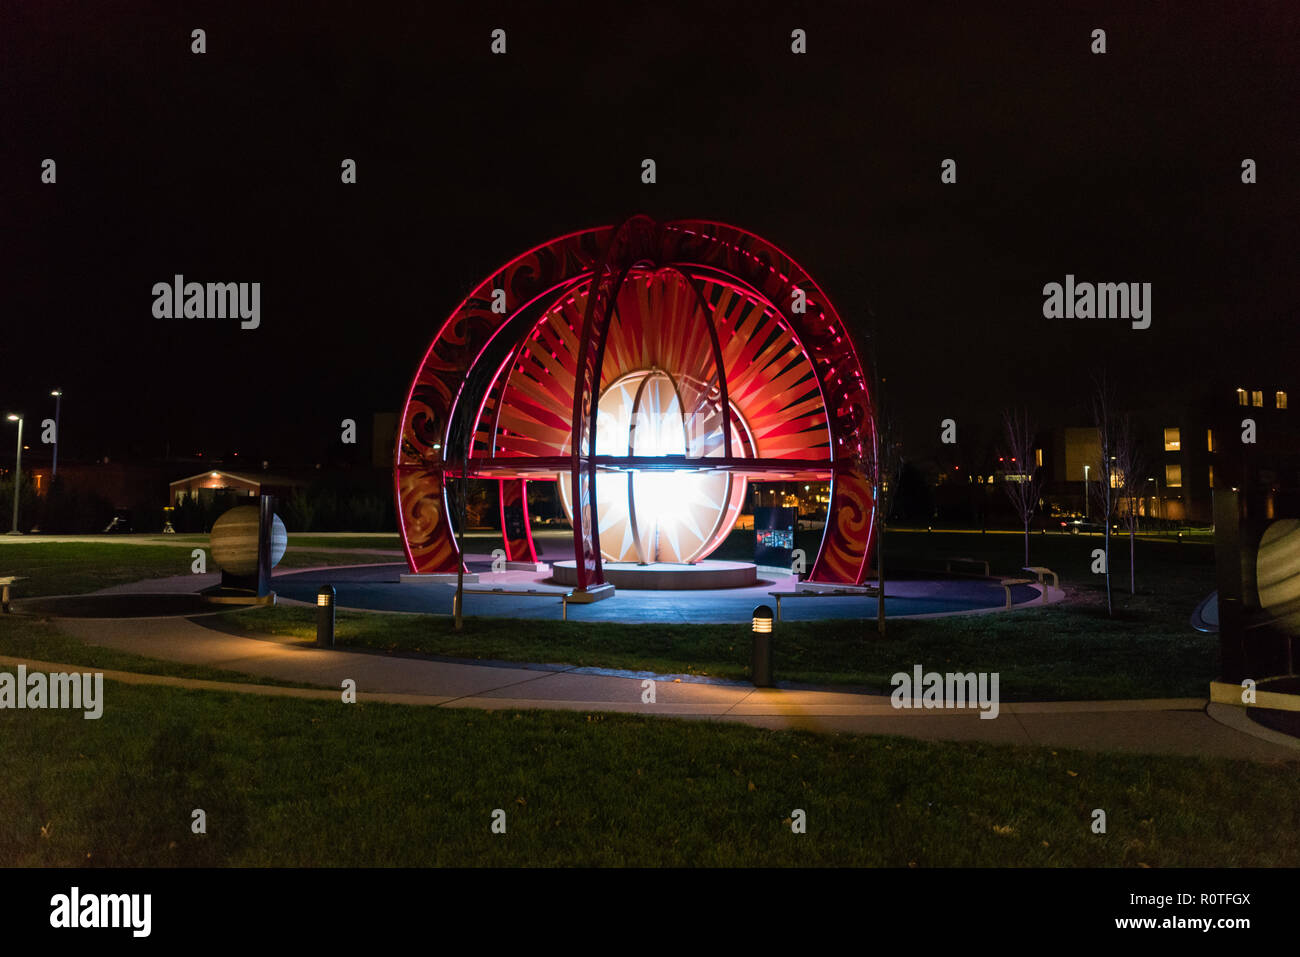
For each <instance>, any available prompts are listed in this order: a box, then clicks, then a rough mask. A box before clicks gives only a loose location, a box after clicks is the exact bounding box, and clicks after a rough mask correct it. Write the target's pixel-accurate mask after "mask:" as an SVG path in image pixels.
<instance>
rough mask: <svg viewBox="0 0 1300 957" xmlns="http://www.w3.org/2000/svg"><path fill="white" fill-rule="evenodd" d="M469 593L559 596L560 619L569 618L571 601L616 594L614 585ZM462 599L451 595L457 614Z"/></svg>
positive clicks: (467, 591)
mask: <svg viewBox="0 0 1300 957" xmlns="http://www.w3.org/2000/svg"><path fill="white" fill-rule="evenodd" d="M465 594H467V595H512V596H515V597H522V598H558V599H560V619H561V620H562V621H568V620H569V602H574V603H576V604H579V605H587V604H590V603H591V602H593V601H600V600H601V599H603V598H609V597H610V596H612V595H613V594H614V589H613V586H597V587H596V588H592V589H588V590H587V591H585V592H584V591H580V590H578V589H576V588H571V589H569V590H568V591H545V590H543V589H540V588H466V589H465ZM459 599H460V596H459V595H458V594H453V595H452V596H451V613H452V614H453V615H454V614H456V611H457V608H456V603H457V601H458V600H459Z"/></svg>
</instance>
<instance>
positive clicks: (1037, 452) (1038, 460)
mask: <svg viewBox="0 0 1300 957" xmlns="http://www.w3.org/2000/svg"><path fill="white" fill-rule="evenodd" d="M1034 464H1035V465H1037V466H1039V467H1040V468H1041V467H1042V464H1043V450H1042V449H1034Z"/></svg>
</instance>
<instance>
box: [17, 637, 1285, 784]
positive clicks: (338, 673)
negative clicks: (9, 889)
mask: <svg viewBox="0 0 1300 957" xmlns="http://www.w3.org/2000/svg"><path fill="white" fill-rule="evenodd" d="M200 621H201V619H198V620H190V619H184V618H170V619H132V620H93V619H57V620H56V623H57V625H58V626H59V627H60V628H61V629H63V630H64V631H66V632H68V633H70V634H72V635H75V636H77V637H79V638H80V639H82V640H83V641H85V642H87V643H88V644H93V645H101V646H105V647H111V648H117V649H120V650H123V651H130V652H134V653H136V654H141V655H147V656H149V657H152V658H161V659H165V660H169V661H179V662H187V663H192V664H203V665H207V666H210V667H214V668H222V669H226V670H231V671H237V672H241V673H244V674H250V675H257V676H261V677H269V678H278V679H280V680H285V681H294V682H301V683H304V684H311V685H316V686H318V687H319V688H322V689H335V688H339V687H340V686H341V683H342V681H343V680H344V679H347V678H351V679H352V680H354V681H356V683H357V690H358V692H360V699H361V700H365V699H367V698H369V699H371V700H379V701H396V702H400V703H405V704H424V705H431V706H444V707H474V708H484V709H493V710H504V709H513V710H522V709H530V708H549V709H564V710H580V711H621V712H633V713H639V714H650V715H662V716H673V717H679V718H699V719H706V720H720V721H739V722H743V723H745V724H750V725H756V726H759V727H765V728H772V729H792V728H798V729H805V730H812V731H831V732H851V733H858V734H894V735H903V736H906V737H912V738H922V739H928V740H944V741H984V742H989V743H999V744H1019V745H1038V746H1048V747H1060V748H1080V749H1084V750H1093V751H1129V752H1139V753H1159V754H1180V755H1189V756H1206V757H1220V758H1244V759H1249V760H1256V761H1298V760H1300V745H1298V744H1297V743H1296V742H1295V741H1294V740H1292V739H1289V738H1286V737H1285V736H1283V735H1280V734H1277V733H1276V732H1267V731H1265V730H1263V729H1260V733H1256V732H1255V731H1253V730H1249V729H1246V728H1240V729H1239V728H1235V727H1229V726H1228V725H1227V724H1226V723H1221V722H1220V721H1217V720H1215V719H1214V718H1212V717H1210V716H1209V715H1208V714H1207V708H1206V705H1207V702H1206V700H1205V699H1201V698H1186V699H1162V700H1151V701H1080V702H1045V703H1020V704H1003V705H1002V706H1001V708H1000V711H999V714H998V717H997V718H994V719H987V718H981V717H980V715H979V712H978V711H977V710H973V709H967V710H946V711H935V710H929V711H927V710H922V709H914V710H895V709H894V708H893V707H892V706H891V704H890V701H889V698H888V697H887V696H883V695H864V694H854V693H849V692H840V691H806V690H786V689H757V688H754V687H752V686H751V685H748V684H742V683H737V682H719V681H709V682H704V681H699V680H689V679H686V678H685V677H684V676H683V677H681V678H674V676H664V675H658V676H647V675H641V674H629V673H626V672H623V673H612V672H609V671H602V670H600V669H592V668H574V667H569V666H564V665H519V664H505V663H497V662H476V663H469V662H460V661H446V660H436V659H433V658H429V657H397V656H392V655H386V654H377V653H369V652H360V651H339V650H326V649H318V648H315V647H312V646H310V645H307V644H303V643H302V642H300V641H297V640H294V641H287V640H279V639H274V638H257V637H240V636H234V635H230V634H227V633H225V632H221V631H216V630H213V629H211V628H207V627H204V626H203V625H202V624H200V623H199V622H200ZM17 663H19V659H10V658H0V664H7V665H12V664H17ZM26 663H27V664H28V665H29V666H31V667H37V668H40V669H42V670H51V671H77V670H83V671H84V670H86V669H85V668H84V667H78V666H75V665H62V664H50V663H38V662H26ZM105 676H106V677H108V678H110V679H111V680H131V681H135V682H140V683H152V684H163V685H172V686H177V685H179V686H182V687H194V688H207V689H210V690H222V691H239V692H243V693H249V694H279V695H284V694H288V695H290V696H297V697H326V698H331V697H332V698H335V699H336V700H341V699H340V698H339V692H337V691H326V690H321V691H309V690H295V689H283V688H274V687H271V686H266V685H239V684H234V683H228V682H206V681H198V680H190V679H178V678H163V677H159V676H147V675H127V676H122V675H118V674H117V673H111V672H106V673H105ZM646 677H652V678H653V679H654V681H655V685H654V687H655V692H656V694H655V698H656V701H655V703H654V704H648V703H643V702H642V694H643V688H644V684H643V682H644V680H645V678H646Z"/></svg>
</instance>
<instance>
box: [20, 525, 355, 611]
mask: <svg viewBox="0 0 1300 957" xmlns="http://www.w3.org/2000/svg"><path fill="white" fill-rule="evenodd" d="M203 538H204V541H202V542H195V543H192V544H190V545H189V547H178V546H176V545H127V544H123V543H121V542H42V541H40V540H38V539H31V540H27V541H21V542H12V541H7V542H0V575H20V576H22V577H23V579H24V580H23V581H20V582H18V583H17V584H16V585H14V586H13V594H14V597H15V598H28V597H35V596H38V595H78V594H82V593H85V592H92V591H98V590H99V589H101V588H108V587H110V586H112V585H123V584H126V583H128V582H134V581H142V580H143V579H146V578H168V577H170V576H172V575H187V574H189V573H190V569H191V565H192V563H193V561H194V559H193V558H192V557H191V555H190V552H191V551H192V550H193V549H194V548H198V547H203V549H204V551H205V552H207V548H206V538H207V536H203ZM313 541H315V540H313ZM319 547H324V546H319ZM375 560H376V559H375V557H374V556H368V555H355V554H350V553H348V552H313V551H307V550H304V549H298V548H291V549H290V550H288V551H286V552H285V554H284V558H283V559H282V560H281V561H280V564H279V565H277V566H276V567H277V568H313V567H321V566H324V565H355V564H364V563H366V562H371V561H375ZM207 567H208V570H209V571H217V570H218V569H217V567H216V565H215V564H214V563H213V562H212V555H211V553H209V554H208V555H207Z"/></svg>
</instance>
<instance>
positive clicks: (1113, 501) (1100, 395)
mask: <svg viewBox="0 0 1300 957" xmlns="http://www.w3.org/2000/svg"><path fill="white" fill-rule="evenodd" d="M1092 419H1093V422H1094V424H1095V425H1096V427H1097V445H1098V449H1097V462H1098V466H1099V468H1098V469H1097V483H1096V485H1094V486H1093V487H1092V489H1091V492H1092V496H1093V501H1094V502H1096V503H1097V514H1098V516H1099V517H1100V518H1101V520H1102V522H1103V523H1104V534H1105V539H1106V614H1108V615H1113V614H1115V606H1114V602H1113V601H1112V598H1111V589H1110V526H1111V521H1112V519H1113V518H1114V516H1115V512H1116V506H1117V505H1118V503H1119V499H1120V492H1121V489H1120V483H1119V481H1118V478H1117V476H1116V474H1115V473H1116V465H1117V462H1118V455H1117V447H1118V445H1119V442H1118V439H1117V435H1118V431H1119V423H1118V421H1117V420H1116V413H1115V393H1114V390H1113V389H1112V388H1111V386H1110V385H1109V383H1108V382H1107V381H1106V377H1105V375H1104V374H1103V375H1102V377H1101V378H1100V379H1098V380H1097V381H1096V386H1095V389H1094V391H1093V396H1092Z"/></svg>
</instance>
